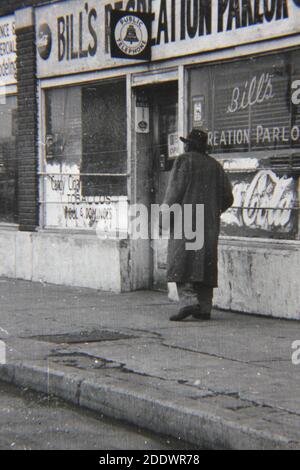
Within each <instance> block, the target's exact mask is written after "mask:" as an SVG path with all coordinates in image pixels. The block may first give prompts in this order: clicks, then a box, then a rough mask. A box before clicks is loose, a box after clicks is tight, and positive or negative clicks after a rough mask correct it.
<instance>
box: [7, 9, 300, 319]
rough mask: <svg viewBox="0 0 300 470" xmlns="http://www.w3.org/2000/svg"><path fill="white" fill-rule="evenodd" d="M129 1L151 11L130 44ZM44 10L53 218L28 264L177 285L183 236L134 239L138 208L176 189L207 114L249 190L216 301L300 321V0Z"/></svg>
mask: <svg viewBox="0 0 300 470" xmlns="http://www.w3.org/2000/svg"><path fill="white" fill-rule="evenodd" d="M113 9H117V10H120V11H122V10H127V11H128V10H130V11H132V12H139V13H142V14H143V13H149V12H150V11H151V16H148V17H143V15H141V16H140V17H135V18H138V20H136V22H135V21H133V20H132V18H130V15H127V16H126V15H124V16H125V17H126V20H125V23H124V24H125V26H124V34H123V33H122V34H123V36H122V34H121V33H120V32H119V33H118V34H120V37H121V36H122V41H121V42H122V45H121V46H120V47H121V49H122V50H121V54H119V56H118V54H114V53H112V52H113V47H115V45H114V43H113V42H111V36H112V35H113V34H114V31H117V28H118V24H119V25H120V23H118V20H116V23H111V20H110V18H111V11H112V10H113ZM140 20H141V23H140V22H139V21H140ZM143 21H144V22H143ZM147 22H148V23H147ZM34 23H35V34H36V46H37V47H36V60H37V70H36V73H37V92H38V122H37V124H36V125H37V130H38V142H39V149H38V159H39V166H38V178H39V194H38V201H37V202H38V205H39V224H38V227H37V229H36V231H35V232H34V233H33V234H31V235H30V236H27V235H26V234H23V235H22V237H23V238H22V243H23V244H24V243H25V244H27V247H28V250H27V252H30V253H32V258H31V259H30V260H28V268H27V269H26V268H25V267H24V265H22V266H23V270H22V277H24V278H27V279H34V280H40V279H42V280H44V281H46V282H53V283H61V284H67V285H78V286H88V287H93V288H98V289H105V290H114V291H118V292H121V291H128V290H133V289H139V288H165V287H166V281H165V275H166V248H167V242H166V241H165V240H151V239H150V238H148V239H147V238H146V237H141V238H140V239H133V238H132V237H131V236H130V222H131V218H130V208H131V207H132V206H133V205H134V204H143V205H144V206H145V207H146V208H148V209H150V207H151V204H153V203H158V204H160V203H161V202H162V200H163V195H164V191H165V188H166V184H167V181H168V177H169V172H170V170H171V168H172V163H173V161H174V158H175V157H176V155H177V154H179V153H180V152H181V151H182V147H181V144H180V141H179V138H178V137H179V136H180V135H184V134H186V133H187V131H188V130H189V129H191V128H192V127H197V126H199V127H200V126H205V127H207V128H208V129H209V144H210V153H211V154H212V155H213V156H214V157H215V158H217V159H218V160H219V161H220V162H221V163H222V164H223V165H224V168H225V169H226V170H227V171H228V173H229V175H230V178H231V180H232V183H233V187H234V193H235V202H234V207H233V208H232V209H231V210H229V211H228V212H227V213H226V214H224V216H223V220H222V236H221V240H220V283H219V284H220V286H219V289H218V290H217V291H216V295H215V304H216V305H217V306H219V307H221V308H225V309H234V310H238V311H245V312H249V313H258V314H266V315H273V316H279V317H290V318H300V310H299V309H300V298H299V291H300V289H299V278H300V276H299V275H300V271H299V266H300V263H299V261H300V239H299V228H300V224H299V171H300V107H299V106H300V66H299V57H300V28H299V24H300V4H299V2H298V1H289V2H287V1H284V0H273V1H269V2H257V1H250V0H249V1H246V2H244V1H229V0H228V1H222V2H219V1H211V2H209V1H202V0H195V1H191V0H181V1H180V0H170V1H165V0H152V1H151V0H149V1H146V0H143V1H138V0H137V1H135V0H130V1H115V2H113V1H100V0H90V1H89V2H86V3H85V4H83V3H82V2H81V1H78V0H71V1H68V2H64V1H60V2H56V3H52V4H49V5H45V6H41V7H38V8H36V9H35V15H34ZM149 24H150V26H149ZM149 28H150V29H149ZM151 30H152V31H151ZM151 38H152V39H151ZM119 39H120V38H119V36H118V38H117V36H114V41H115V42H116V43H118V41H119ZM119 52H120V51H119ZM122 54H123V55H122ZM143 54H144V55H145V57H144V56H143ZM150 54H151V57H150ZM117 56H118V57H117ZM136 57H137V58H136ZM145 59H146V60H145ZM12 104H13V103H12ZM11 106H12V105H11ZM12 115H13V113H12ZM0 158H1V157H0ZM20 240H21V238H20ZM16 243H17V244H18V242H16ZM16 253H17V251H16ZM15 262H16V263H17V262H18V260H17V254H16V256H15Z"/></svg>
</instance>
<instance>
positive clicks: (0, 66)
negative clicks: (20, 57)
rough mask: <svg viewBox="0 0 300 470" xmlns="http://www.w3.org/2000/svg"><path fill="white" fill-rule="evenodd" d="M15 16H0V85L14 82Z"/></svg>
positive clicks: (15, 67)
mask: <svg viewBox="0 0 300 470" xmlns="http://www.w3.org/2000/svg"><path fill="white" fill-rule="evenodd" d="M16 58H17V56H16V34H15V17H14V16H12V15H11V16H6V17H2V18H0V86H4V85H12V84H16V83H17V80H16V71H17V66H16Z"/></svg>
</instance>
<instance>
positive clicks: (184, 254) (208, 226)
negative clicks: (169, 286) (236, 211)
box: [164, 152, 233, 287]
mask: <svg viewBox="0 0 300 470" xmlns="http://www.w3.org/2000/svg"><path fill="white" fill-rule="evenodd" d="M164 203H165V204H168V205H169V206H172V205H173V204H180V206H181V209H182V211H183V214H184V205H185V204H191V205H192V206H190V207H192V210H193V229H194V230H195V228H196V225H195V223H196V217H195V208H196V204H203V205H204V245H203V247H202V248H201V249H198V250H194V249H193V250H187V248H186V243H187V242H191V240H189V239H187V238H186V237H185V236H184V229H183V236H182V238H181V239H175V238H174V237H172V236H171V239H170V240H169V244H168V261H167V280H168V282H183V283H190V282H200V283H202V284H203V285H206V286H211V287H217V285H218V238H219V233H220V217H221V214H222V212H224V211H225V210H226V209H228V208H229V207H230V206H231V205H232V203H233V195H232V187H231V184H230V182H229V179H228V177H227V175H226V173H225V172H224V170H223V168H222V166H221V165H220V164H219V163H218V162H217V161H216V160H215V159H214V158H212V157H210V156H209V155H206V154H201V153H198V152H187V153H184V154H182V155H180V156H179V157H177V159H176V160H175V162H174V165H173V169H172V171H171V174H170V179H169V183H168V187H167V191H166V195H165V199H164ZM189 238H190V235H189ZM195 246H196V245H195Z"/></svg>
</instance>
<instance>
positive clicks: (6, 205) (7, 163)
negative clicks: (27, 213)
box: [0, 96, 17, 223]
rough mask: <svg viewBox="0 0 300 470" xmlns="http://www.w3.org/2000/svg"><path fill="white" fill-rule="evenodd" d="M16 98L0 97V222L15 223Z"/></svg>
mask: <svg viewBox="0 0 300 470" xmlns="http://www.w3.org/2000/svg"><path fill="white" fill-rule="evenodd" d="M16 109H17V99H16V96H6V97H0V222H9V223H12V222H17V191H16V189H17V159H16V119H17V111H16Z"/></svg>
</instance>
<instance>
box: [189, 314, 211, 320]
mask: <svg viewBox="0 0 300 470" xmlns="http://www.w3.org/2000/svg"><path fill="white" fill-rule="evenodd" d="M193 318H195V319H196V320H211V314H210V313H193Z"/></svg>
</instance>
